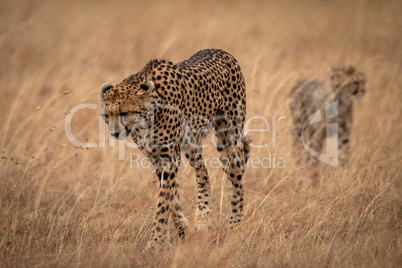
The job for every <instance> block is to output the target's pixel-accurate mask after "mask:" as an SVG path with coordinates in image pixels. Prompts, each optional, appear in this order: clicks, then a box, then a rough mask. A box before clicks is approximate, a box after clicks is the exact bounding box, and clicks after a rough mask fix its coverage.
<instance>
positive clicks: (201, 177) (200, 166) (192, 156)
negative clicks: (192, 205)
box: [186, 149, 212, 230]
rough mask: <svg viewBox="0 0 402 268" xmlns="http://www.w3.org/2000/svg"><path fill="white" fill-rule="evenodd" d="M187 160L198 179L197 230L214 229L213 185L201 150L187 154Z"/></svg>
mask: <svg viewBox="0 0 402 268" xmlns="http://www.w3.org/2000/svg"><path fill="white" fill-rule="evenodd" d="M186 158H187V160H188V161H189V163H190V165H191V166H192V167H193V168H194V170H195V174H196V179H197V192H198V193H197V210H196V213H195V228H196V230H208V229H209V228H211V227H212V204H211V183H210V179H209V177H208V172H207V168H206V166H205V165H204V162H203V157H202V152H201V150H200V149H198V150H192V151H191V152H189V153H186Z"/></svg>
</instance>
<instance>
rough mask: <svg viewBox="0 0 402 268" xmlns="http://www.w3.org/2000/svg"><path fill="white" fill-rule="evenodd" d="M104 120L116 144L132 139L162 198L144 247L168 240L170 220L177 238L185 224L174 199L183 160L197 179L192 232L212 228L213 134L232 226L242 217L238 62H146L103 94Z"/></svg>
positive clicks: (205, 53) (204, 58)
mask: <svg viewBox="0 0 402 268" xmlns="http://www.w3.org/2000/svg"><path fill="white" fill-rule="evenodd" d="M101 110H102V116H103V117H104V118H105V120H106V122H107V123H108V124H109V132H110V134H111V135H112V136H113V137H116V138H119V139H124V138H126V137H131V138H132V139H133V141H134V142H135V143H136V144H137V145H138V148H139V149H140V150H141V151H142V153H143V154H144V155H145V156H146V157H148V158H149V159H150V160H151V162H152V164H153V165H154V167H155V172H156V175H157V177H158V179H159V182H160V184H159V197H158V202H157V212H156V218H155V220H154V222H153V226H152V237H151V241H150V242H149V245H148V246H151V247H152V246H154V245H157V244H161V243H162V242H163V241H164V240H166V238H167V237H168V221H169V217H170V216H172V219H173V223H174V225H175V226H176V227H177V229H178V233H179V236H181V237H184V235H185V229H186V227H187V226H188V221H187V219H186V218H185V217H184V215H183V213H182V208H181V204H180V200H179V193H178V187H179V185H178V183H177V180H176V177H177V172H178V169H179V165H180V161H181V153H183V154H184V155H185V157H186V158H187V159H188V161H189V163H190V165H191V166H192V167H193V168H194V170H195V173H196V180H197V188H198V196H197V197H198V198H197V211H196V228H197V229H207V228H209V227H210V226H211V217H212V206H211V184H210V179H209V177H208V173H207V168H206V166H205V164H204V162H203V155H202V140H203V139H204V138H205V137H206V136H207V135H208V133H209V132H210V131H211V129H212V128H214V129H215V132H214V134H215V136H216V138H217V150H218V152H219V153H220V159H221V163H222V167H223V170H224V172H225V174H226V176H227V178H228V179H229V180H230V181H231V182H232V186H233V195H232V200H231V215H230V221H229V224H230V226H234V225H235V224H237V223H239V222H240V220H241V217H242V211H243V193H244V190H243V186H242V177H243V174H244V171H245V164H246V162H247V160H248V155H249V147H248V142H245V141H248V139H245V135H244V134H243V124H244V121H245V115H246V87H245V81H244V77H243V75H242V72H241V69H240V66H239V64H238V62H237V60H236V59H235V58H234V57H233V56H232V55H230V54H229V53H227V52H225V51H223V50H219V49H205V50H201V51H199V52H197V53H196V54H194V55H193V56H192V57H191V58H189V59H188V60H185V61H183V62H180V63H176V64H175V63H172V62H170V61H166V60H159V59H154V60H151V61H150V62H149V63H148V64H146V65H145V67H144V68H143V69H142V70H141V71H140V72H138V73H136V74H134V75H131V76H129V77H127V78H126V79H124V80H123V81H122V82H121V83H119V84H117V85H115V86H113V85H111V84H109V83H107V84H105V85H103V86H102V89H101Z"/></svg>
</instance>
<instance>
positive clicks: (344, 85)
mask: <svg viewBox="0 0 402 268" xmlns="http://www.w3.org/2000/svg"><path fill="white" fill-rule="evenodd" d="M328 74H329V78H328V83H329V84H330V87H331V89H332V90H333V92H334V93H335V95H336V96H337V99H338V100H339V101H342V102H344V103H346V102H352V101H354V100H355V99H359V98H362V97H363V96H364V95H365V93H366V89H365V85H366V81H367V78H366V75H365V74H364V73H362V72H357V71H356V69H355V68H354V67H352V66H349V67H347V68H333V69H329V70H328Z"/></svg>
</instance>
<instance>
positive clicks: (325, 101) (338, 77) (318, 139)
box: [290, 66, 367, 168]
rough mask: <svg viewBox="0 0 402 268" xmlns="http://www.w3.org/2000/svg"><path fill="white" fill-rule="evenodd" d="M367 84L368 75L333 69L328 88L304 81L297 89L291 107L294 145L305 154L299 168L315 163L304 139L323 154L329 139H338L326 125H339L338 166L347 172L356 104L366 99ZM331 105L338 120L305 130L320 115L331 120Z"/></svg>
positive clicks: (320, 84) (297, 85) (315, 82)
mask: <svg viewBox="0 0 402 268" xmlns="http://www.w3.org/2000/svg"><path fill="white" fill-rule="evenodd" d="M366 80H367V79H366V76H365V74H364V73H362V72H358V71H356V69H355V68H354V67H352V66H349V67H346V68H334V69H329V70H328V79H327V81H326V84H325V85H324V84H323V83H321V82H320V81H317V80H309V79H304V80H301V81H299V82H297V84H296V85H295V86H294V87H293V89H292V99H291V104H290V109H291V113H292V117H293V129H292V136H293V145H294V148H295V149H296V150H295V151H297V152H298V153H299V152H303V153H302V155H301V157H300V158H299V159H298V162H299V164H307V163H308V162H309V161H310V159H311V155H310V154H309V153H308V151H307V150H305V149H304V148H303V147H302V137H303V139H304V142H305V145H307V146H308V147H310V148H313V149H314V150H316V151H317V152H321V150H322V149H323V145H324V141H325V138H326V136H328V138H330V137H331V136H334V135H336V132H331V131H327V129H326V125H327V124H329V123H337V126H338V163H339V165H340V166H341V168H345V166H346V164H347V155H348V150H349V144H350V140H349V139H350V132H351V127H352V119H353V101H354V100H356V99H359V98H361V97H363V96H364V95H365V84H366ZM336 101H337V103H336ZM331 103H335V104H336V105H337V107H336V106H332V107H334V108H335V109H336V108H337V111H335V112H336V113H337V116H334V117H333V118H331V119H329V120H327V121H326V122H325V121H321V122H319V123H317V124H312V125H310V126H308V127H306V128H305V126H306V125H307V124H309V123H308V120H310V119H311V117H310V116H311V115H313V114H314V113H315V112H316V111H320V110H321V115H323V117H324V118H325V116H324V114H325V115H326V117H327V119H328V112H329V110H328V107H330V106H329V105H330V104H331ZM325 109H326V110H325ZM326 113H327V114H326ZM309 117H310V118H309Z"/></svg>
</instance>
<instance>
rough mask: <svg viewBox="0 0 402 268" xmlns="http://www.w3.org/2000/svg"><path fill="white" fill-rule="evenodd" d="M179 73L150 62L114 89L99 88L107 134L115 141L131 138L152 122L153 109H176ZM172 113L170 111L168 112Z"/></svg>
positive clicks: (170, 65) (161, 63)
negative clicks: (107, 128) (115, 139)
mask: <svg viewBox="0 0 402 268" xmlns="http://www.w3.org/2000/svg"><path fill="white" fill-rule="evenodd" d="M182 77H183V75H182V73H181V71H180V70H179V68H178V66H177V65H175V64H174V63H172V62H170V61H165V60H157V59H155V60H151V61H150V62H149V63H148V64H147V65H145V67H144V68H143V69H142V70H141V71H140V72H138V73H137V74H134V75H131V76H129V77H127V78H126V79H124V80H123V81H122V82H121V83H119V84H117V85H115V86H113V85H112V84H110V83H106V84H104V85H103V86H102V88H101V101H100V114H101V116H102V117H104V119H105V121H106V123H108V125H109V133H110V135H111V136H113V137H115V138H118V139H125V138H126V137H128V136H132V137H134V136H135V135H136V133H137V132H136V130H138V129H139V128H141V129H145V128H146V127H147V124H150V122H151V121H152V120H153V121H155V111H157V110H155V109H156V108H155V107H162V106H163V107H164V108H163V109H164V110H165V112H166V110H167V108H166V107H165V106H169V107H173V110H174V109H175V107H179V106H180V104H181V101H180V100H181V83H182V82H181V81H182ZM169 112H172V111H169Z"/></svg>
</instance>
